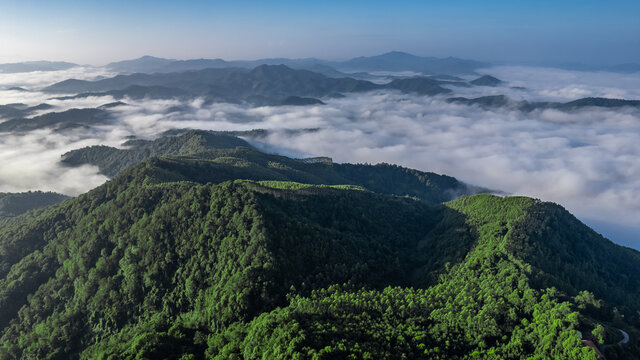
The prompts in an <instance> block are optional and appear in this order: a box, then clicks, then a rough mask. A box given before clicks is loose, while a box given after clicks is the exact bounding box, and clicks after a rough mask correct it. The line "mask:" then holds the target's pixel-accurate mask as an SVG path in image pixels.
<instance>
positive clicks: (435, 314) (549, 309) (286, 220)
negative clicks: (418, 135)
mask: <svg viewBox="0 0 640 360" xmlns="http://www.w3.org/2000/svg"><path fill="white" fill-rule="evenodd" d="M228 154H229V155H230V156H227V157H215V158H211V159H206V158H205V157H202V156H200V157H194V156H189V157H173V158H164V159H151V160H146V161H144V162H142V163H140V164H138V165H136V166H134V167H132V168H129V169H127V170H125V171H122V172H121V173H120V175H118V176H117V177H116V178H114V179H113V180H111V181H109V182H108V183H106V184H104V185H103V186H100V187H98V188H96V189H94V190H92V191H90V192H88V193H86V194H84V195H81V196H79V197H77V198H74V199H71V200H67V201H65V202H63V203H62V204H60V205H57V206H55V207H50V208H47V209H45V210H43V211H40V212H38V213H30V214H26V215H22V216H20V217H19V218H17V219H15V220H14V221H11V222H9V223H7V224H5V225H4V226H3V227H1V228H0V309H2V311H0V329H1V340H0V344H2V345H1V347H0V358H3V359H4V358H7V359H14V358H23V359H31V358H37V359H163V358H165V359H204V358H210V359H276V358H284V359H381V358H384V359H425V358H428V359H522V358H529V359H596V358H597V355H596V352H595V351H594V350H593V349H591V348H589V347H587V346H584V344H583V343H582V342H581V337H580V333H581V334H582V336H583V337H584V338H586V339H592V340H593V341H594V342H596V343H598V344H603V343H607V344H609V343H615V342H617V341H619V340H620V339H619V338H617V336H619V333H618V332H617V330H616V329H623V330H625V331H627V332H628V333H629V335H630V338H631V341H630V342H629V343H628V344H625V345H619V346H613V347H610V348H608V349H607V353H606V354H607V358H608V359H626V358H635V357H637V354H640V343H639V342H638V340H639V339H640V331H638V329H639V328H640V321H639V319H638V311H640V300H638V299H640V297H639V295H640V279H638V278H637V277H635V276H634V275H635V274H636V273H637V271H638V270H639V269H640V254H639V253H638V252H636V251H633V250H630V249H626V248H622V247H620V246H617V245H615V244H613V243H611V242H610V241H608V240H606V239H604V238H602V237H601V236H600V235H598V234H596V233H595V232H594V231H592V230H591V229H589V228H588V227H586V226H585V225H583V224H582V223H580V222H579V221H578V220H577V219H575V218H574V217H573V216H572V215H571V214H569V213H568V212H567V211H565V210H564V209H563V208H561V207H560V206H558V205H555V204H550V203H544V202H540V201H537V200H534V199H530V198H524V197H504V198H502V197H497V196H492V195H483V194H480V195H474V196H463V197H461V198H459V199H457V200H455V201H452V202H448V203H444V204H440V203H439V202H438V201H433V199H438V197H437V196H434V197H431V195H430V194H433V193H435V190H434V189H435V188H434V187H428V186H427V187H425V184H431V183H430V182H422V183H420V182H419V181H418V182H417V184H422V185H421V186H422V187H420V189H423V190H420V191H416V190H415V189H417V188H418V187H406V189H407V191H404V188H402V187H399V188H396V189H395V191H380V190H377V189H382V190H392V189H391V186H390V185H388V184H393V182H394V177H393V176H399V175H397V174H406V173H407V172H409V170H408V169H402V168H398V167H392V166H388V167H383V168H382V169H383V170H375V171H377V172H375V171H371V170H370V168H375V167H371V166H369V167H368V168H367V166H365V165H362V166H361V167H358V166H356V165H352V168H349V171H351V173H352V174H353V173H355V174H357V173H363V172H365V171H366V172H367V174H368V178H369V179H371V181H369V182H368V183H367V182H366V181H360V182H359V183H356V182H349V183H347V184H346V185H345V184H344V183H343V184H340V183H337V179H338V178H337V177H336V178H334V179H335V181H333V182H327V184H324V185H323V184H322V182H321V181H320V180H317V181H311V184H308V183H307V184H305V183H304V181H302V179H303V178H304V177H307V178H308V179H321V178H320V177H318V176H316V175H317V174H325V175H324V176H328V175H326V174H329V173H330V174H336V173H338V174H343V173H346V170H335V168H338V169H342V168H339V167H333V168H329V167H328V166H329V165H326V164H325V165H322V166H327V167H324V168H321V169H324V170H323V171H325V172H322V173H321V172H319V170H316V172H315V173H311V172H309V171H307V172H306V173H302V172H300V171H298V172H296V171H294V169H293V167H291V166H289V165H290V164H293V162H290V161H293V160H292V159H287V158H283V157H280V158H279V159H280V161H279V162H278V164H280V165H279V166H276V165H274V164H271V165H269V163H268V161H273V159H274V158H272V157H271V155H265V154H260V153H258V152H256V151H255V150H250V149H246V150H242V149H235V150H233V151H231V150H229V152H228ZM238 154H245V155H244V157H239V156H238ZM247 154H248V155H247ZM231 155H235V157H234V156H231ZM261 156H262V157H261ZM267 158H268V159H269V160H268V161H267V162H262V163H261V162H260V161H262V160H260V159H267ZM247 159H249V160H252V161H249V160H247ZM262 164H266V165H265V166H263V165H262ZM307 165H308V166H310V167H311V166H318V167H319V166H320V165H317V164H307ZM286 166H288V168H287V167H286ZM296 166H300V167H301V168H302V166H303V165H296ZM305 166H306V165H305ZM331 166H333V165H331ZM274 169H275V170H274ZM362 169H364V170H362ZM269 171H271V172H269ZM330 171H331V172H330ZM334 171H335V172H334ZM339 171H343V172H342V173H340V172H339ZM358 171H359V172H358ZM371 174H378V175H377V177H376V176H372V175H371ZM394 174H396V175H394ZM422 174H424V173H422ZM285 175H286V176H285ZM294 175H295V176H297V177H298V178H296V179H293V178H294ZM312 175H314V176H316V177H315V178H313V177H311V176H312ZM332 176H333V175H332ZM402 176H404V175H402ZM326 178H328V177H326ZM352 178H353V177H352ZM405 178H406V177H405ZM246 179H253V180H246ZM289 180H297V181H298V182H295V183H294V182H290V181H289ZM453 180H455V179H453ZM400 184H402V182H400ZM454 184H455V183H454ZM326 185H333V186H326ZM335 185H338V186H335ZM356 185H357V186H356ZM367 185H371V186H367ZM385 187H386V188H385ZM424 189H429V191H426V190H424ZM421 194H424V195H425V196H424V197H420V196H417V195H421ZM405 195H407V196H405ZM578 331H580V333H579V332H578Z"/></svg>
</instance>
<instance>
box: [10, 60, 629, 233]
mask: <svg viewBox="0 0 640 360" xmlns="http://www.w3.org/2000/svg"><path fill="white" fill-rule="evenodd" d="M486 73H490V74H492V75H494V76H496V77H499V78H501V79H503V80H506V81H508V84H507V85H506V86H501V87H497V88H490V87H474V88H470V89H465V88H455V90H456V91H457V95H473V96H475V95H477V96H481V95H487V94H507V95H509V96H511V97H515V98H520V99H529V100H554V101H568V100H574V99H576V98H579V97H585V96H605V97H616V98H627V99H638V98H640V75H620V74H608V73H578V72H570V71H564V70H555V69H536V68H525V67H498V68H492V69H487V70H486ZM86 77H89V74H87V75H86ZM30 81H33V80H30ZM1 83H2V80H0V84H1ZM43 85H45V84H44V83H40V85H38V86H43ZM510 86H524V87H526V88H527V90H518V89H512V88H510ZM27 94H29V95H28V96H32V97H33V99H26V100H24V101H15V99H14V98H12V100H11V101H6V102H4V103H9V102H31V103H34V104H35V103H39V102H41V101H43V100H42V99H44V95H43V94H41V93H37V92H36V93H27ZM38 94H39V95H38ZM5 95H8V96H16V95H15V94H13V92H7V91H5V92H0V97H2V96H5ZM37 96H41V97H42V99H40V98H37ZM444 100H445V98H440V97H418V96H411V95H404V94H399V93H395V92H374V93H366V94H355V95H349V96H347V97H345V98H342V99H330V100H326V103H327V105H324V106H305V107H259V108H247V107H244V106H240V105H233V104H223V103H220V104H212V105H208V106H203V105H202V101H199V100H196V101H192V102H189V103H186V104H181V103H179V102H178V101H157V100H153V101H152V100H149V101H132V100H125V102H127V103H128V104H129V105H127V106H121V107H117V108H115V109H114V110H113V111H114V113H115V114H116V115H117V117H118V119H119V123H118V125H116V126H105V127H102V128H100V129H99V130H98V131H96V132H92V133H87V132H86V131H83V132H67V133H53V132H50V131H44V130H43V131H34V132H30V133H28V134H25V135H19V136H18V135H9V134H1V135H0V191H24V190H28V189H43V190H54V191H59V192H62V193H67V194H72V195H73V194H78V193H80V192H83V191H86V190H89V189H90V188H92V187H95V186H97V185H99V184H100V183H102V182H104V181H105V180H106V179H105V178H104V177H103V176H101V175H98V174H97V173H96V169H95V168H93V167H83V168H77V169H69V168H64V167H61V166H59V165H58V164H57V163H56V162H57V160H58V159H59V157H60V155H61V154H63V153H64V152H66V151H69V150H71V149H74V148H79V147H83V146H87V145H94V144H107V145H112V146H117V145H118V144H120V143H121V142H123V141H124V140H125V138H126V137H127V136H131V135H135V136H139V137H143V138H153V137H155V136H157V134H159V133H161V132H162V131H165V130H168V129H171V128H200V129H210V130H251V129H256V128H261V129H269V130H271V132H270V133H269V135H268V136H267V137H266V138H264V139H258V141H259V142H257V143H256V144H257V145H258V146H261V147H263V148H266V149H271V150H273V149H277V151H280V152H284V153H285V154H286V155H298V156H331V157H333V158H334V160H335V161H338V162H369V163H378V162H390V163H397V164H401V165H404V166H408V167H412V168H416V169H420V170H425V171H434V172H438V173H444V174H448V175H452V176H455V177H457V178H459V179H461V180H463V181H465V182H468V183H471V184H475V185H480V186H484V187H488V188H492V189H499V190H503V191H505V192H508V193H512V194H519V195H527V196H533V197H537V198H541V199H543V200H548V201H554V202H557V203H560V204H562V205H564V206H565V207H566V208H568V209H569V210H570V211H572V212H573V213H574V214H576V215H578V216H579V217H583V218H590V219H595V220H600V221H607V222H612V223H620V224H625V225H626V226H635V225H637V222H638V219H640V160H638V159H640V145H639V144H640V111H638V110H630V109H622V110H602V109H601V110H595V109H585V110H582V111H577V112H575V113H565V112H559V111H555V110H544V111H536V112H532V113H527V114H524V113H520V112H517V111H511V110H501V109H496V110H482V109H480V108H477V107H469V106H466V105H457V104H449V103H447V102H446V101H444ZM0 101H3V99H1V98H0ZM111 101H113V99H112V98H110V97H101V98H87V99H82V100H73V101H47V102H48V103H50V104H52V105H55V106H56V107H57V109H67V108H71V107H89V106H99V105H102V104H104V103H108V102H111ZM176 105H181V106H185V105H186V106H188V108H189V109H190V110H188V111H182V112H171V113H168V110H169V109H170V108H171V107H174V106H176ZM305 129H317V131H304V130H305ZM290 130H303V131H290ZM639 244H640V242H639Z"/></svg>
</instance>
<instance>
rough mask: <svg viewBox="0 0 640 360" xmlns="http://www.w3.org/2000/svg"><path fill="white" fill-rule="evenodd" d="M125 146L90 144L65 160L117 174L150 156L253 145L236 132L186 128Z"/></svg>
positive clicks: (66, 156)
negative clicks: (227, 133) (186, 129)
mask: <svg viewBox="0 0 640 360" xmlns="http://www.w3.org/2000/svg"><path fill="white" fill-rule="evenodd" d="M123 145H124V146H125V147H126V148H125V149H116V148H112V147H108V146H100V145H99V146H91V147H87V148H83V149H79V150H73V151H70V152H68V153H66V154H64V155H62V163H63V164H65V165H69V166H80V165H83V164H92V165H97V166H98V167H99V168H100V172H101V173H103V174H105V175H108V176H115V175H116V174H117V173H118V172H120V171H121V170H123V169H126V168H128V167H130V166H133V165H135V164H137V163H139V162H141V161H143V160H145V159H148V158H150V157H158V156H167V155H192V154H198V153H204V152H207V151H210V150H214V149H224V148H234V147H236V146H246V147H249V146H250V145H249V144H248V143H247V142H246V141H244V140H242V139H240V138H237V137H235V136H230V135H225V134H222V133H214V132H207V131H187V132H186V133H185V134H182V135H181V136H179V137H176V136H166V137H162V138H160V139H158V140H155V141H146V140H129V141H127V142H126V143H124V144H123Z"/></svg>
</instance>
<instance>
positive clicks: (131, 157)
mask: <svg viewBox="0 0 640 360" xmlns="http://www.w3.org/2000/svg"><path fill="white" fill-rule="evenodd" d="M125 145H128V146H129V149H126V150H120V149H116V148H111V147H106V146H94V147H88V148H83V149H78V150H73V151H71V152H69V153H67V154H65V155H63V159H62V162H63V163H64V164H66V165H69V166H79V165H83V164H92V165H96V166H98V167H99V168H100V171H101V172H102V173H104V174H106V175H108V176H115V175H116V174H118V173H119V172H120V171H122V170H124V169H126V168H128V167H129V166H132V165H134V164H136V163H138V162H140V161H142V160H145V159H147V158H150V157H153V156H166V155H189V156H188V157H180V158H178V159H173V158H163V159H154V160H152V161H150V162H148V163H147V165H146V166H145V167H143V168H144V169H145V170H144V171H145V172H146V175H147V176H149V177H150V178H152V179H156V180H157V181H160V182H164V181H178V180H190V181H196V182H200V183H206V182H222V181H227V180H235V179H250V180H258V181H260V180H276V181H296V182H301V183H307V184H316V185H320V184H326V185H341V184H350V185H357V186H362V187H364V188H367V189H369V190H371V191H374V192H378V193H384V194H394V195H400V196H412V197H418V198H420V199H423V200H425V201H429V202H434V203H439V202H443V201H448V200H451V199H453V198H455V197H456V196H459V195H461V194H471V193H474V192H478V191H481V190H482V189H473V188H469V187H467V185H465V184H464V183H461V182H459V181H457V180H456V179H455V178H452V177H450V176H445V175H438V174H434V173H428V172H422V171H418V170H413V169H408V168H403V167H400V166H397V165H390V164H378V165H374V166H372V165H365V164H334V163H333V162H332V161H331V159H329V158H312V159H291V158H288V157H285V156H279V155H272V154H265V153H262V152H259V151H257V150H255V149H252V148H251V147H250V145H249V144H247V143H246V142H245V141H244V140H241V139H239V138H237V137H234V136H231V135H229V134H226V133H216V132H207V131H202V130H192V131H187V132H186V133H184V134H182V135H179V136H165V137H162V138H159V139H157V140H155V141H140V140H133V141H129V142H127V143H125Z"/></svg>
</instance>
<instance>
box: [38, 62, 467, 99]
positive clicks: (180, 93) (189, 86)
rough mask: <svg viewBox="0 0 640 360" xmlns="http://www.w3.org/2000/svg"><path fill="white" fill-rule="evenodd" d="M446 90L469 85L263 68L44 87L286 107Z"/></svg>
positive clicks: (95, 93)
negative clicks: (382, 92) (351, 96)
mask: <svg viewBox="0 0 640 360" xmlns="http://www.w3.org/2000/svg"><path fill="white" fill-rule="evenodd" d="M442 85H459V86H470V85H469V84H467V83H464V82H457V81H448V80H436V79H435V78H431V77H416V78H407V79H395V80H393V81H391V82H389V83H387V84H376V83H373V82H370V81H366V80H358V79H354V78H349V77H343V78H332V77H327V76H325V75H323V74H320V73H316V72H312V71H308V70H299V69H292V68H290V67H288V66H285V65H260V66H258V67H256V68H254V69H252V70H247V69H243V68H217V69H216V68H210V69H204V70H193V71H185V72H180V73H154V74H143V73H136V74H131V75H118V76H116V77H113V78H107V79H102V80H98V81H86V80H76V79H69V80H65V81H62V82H59V83H56V84H53V85H51V86H49V87H46V88H45V89H43V91H45V92H49V93H66V94H77V95H74V96H71V97H68V96H67V97H62V98H61V99H69V98H82V97H89V96H104V95H111V96H113V97H114V98H116V99H122V98H124V97H129V98H134V99H139V98H144V97H148V98H161V99H168V98H190V97H203V98H205V99H207V100H208V101H212V102H213V101H225V102H248V103H251V104H254V105H282V104H288V103H290V102H292V101H294V102H295V103H296V104H297V105H301V104H300V99H297V100H296V99H295V98H291V97H292V96H293V97H299V98H307V100H305V104H311V103H319V101H320V100H318V99H314V98H322V97H334V96H339V94H342V93H350V92H361V91H370V90H376V89H395V90H400V91H403V92H407V93H417V94H421V95H437V94H446V93H450V92H451V90H449V89H447V88H444V87H442ZM287 99H288V100H287ZM310 99H313V100H310Z"/></svg>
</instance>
